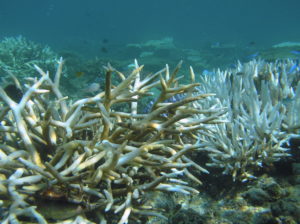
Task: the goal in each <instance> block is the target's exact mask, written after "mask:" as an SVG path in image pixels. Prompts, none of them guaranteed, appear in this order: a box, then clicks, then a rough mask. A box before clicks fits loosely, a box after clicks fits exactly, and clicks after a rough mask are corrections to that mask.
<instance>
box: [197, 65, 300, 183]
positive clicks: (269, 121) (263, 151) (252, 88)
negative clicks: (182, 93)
mask: <svg viewBox="0 0 300 224" xmlns="http://www.w3.org/2000/svg"><path fill="white" fill-rule="evenodd" d="M299 80H300V79H299V68H298V67H297V61H293V60H286V61H275V62H274V63H266V62H264V61H261V60H259V61H256V60H254V61H251V62H249V63H246V64H244V65H242V64H240V63H239V64H238V66H237V68H236V69H233V70H225V71H220V70H218V71H216V72H215V74H214V75H210V76H204V77H202V83H203V85H201V86H200V87H198V90H199V91H200V93H201V92H206V91H208V92H212V93H215V94H216V97H215V98H214V99H211V100H207V101H203V102H202V103H201V105H202V104H204V105H205V106H206V107H210V106H211V105H212V104H215V105H220V106H221V107H224V108H227V111H228V112H227V114H226V115H224V116H225V117H223V119H224V120H225V119H226V120H227V122H224V123H221V124H217V125H211V126H210V127H209V131H208V133H209V134H206V135H200V136H199V141H200V142H202V143H203V144H204V145H205V147H204V149H205V150H207V151H208V152H209V157H210V160H211V161H210V162H209V163H208V165H209V166H214V167H218V168H221V169H223V170H224V171H223V173H224V174H229V175H232V177H233V179H234V180H235V179H239V180H244V181H245V180H247V179H249V178H255V177H254V176H253V171H254V170H255V169H257V168H258V167H262V166H264V165H269V164H271V163H273V162H274V161H278V160H279V159H281V158H283V157H285V156H289V154H288V152H287V148H284V145H287V144H288V141H289V139H290V138H291V136H296V137H299V132H298V131H299V128H300V115H299V110H300V82H299ZM194 104H198V105H195V107H197V108H200V106H201V105H199V103H194ZM197 117H198V116H197Z"/></svg>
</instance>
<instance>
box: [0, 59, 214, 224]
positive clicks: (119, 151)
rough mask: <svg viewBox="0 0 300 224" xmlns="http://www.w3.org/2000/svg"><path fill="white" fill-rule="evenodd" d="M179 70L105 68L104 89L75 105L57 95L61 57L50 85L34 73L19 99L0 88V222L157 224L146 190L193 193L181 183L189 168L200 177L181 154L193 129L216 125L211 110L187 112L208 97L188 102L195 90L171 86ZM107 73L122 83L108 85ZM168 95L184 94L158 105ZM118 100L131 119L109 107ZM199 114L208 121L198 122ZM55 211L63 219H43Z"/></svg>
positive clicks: (191, 143) (192, 145)
mask: <svg viewBox="0 0 300 224" xmlns="http://www.w3.org/2000/svg"><path fill="white" fill-rule="evenodd" d="M180 65H181V64H179V65H178V66H177V67H176V69H175V70H174V72H173V73H171V74H170V72H169V68H168V66H166V68H164V69H162V70H160V71H158V72H156V73H154V74H150V75H147V76H146V77H145V78H144V79H140V72H141V71H142V68H143V66H139V65H138V64H137V62H135V69H134V70H133V71H132V72H131V74H130V75H129V76H128V77H125V75H124V74H123V73H121V72H119V71H117V70H115V69H114V68H113V67H111V66H110V65H109V64H108V65H107V66H106V67H105V71H106V82H105V91H104V92H100V93H97V94H96V95H95V96H93V97H88V98H84V99H80V100H77V101H75V102H72V101H71V100H69V99H68V97H65V96H63V95H62V93H61V92H60V89H59V86H60V85H59V84H60V77H61V73H62V68H63V61H62V59H61V60H60V61H59V62H58V68H57V71H56V74H55V77H54V79H51V78H50V77H49V73H45V72H44V71H43V70H42V69H41V68H39V67H38V66H35V68H36V70H37V71H38V73H39V74H40V75H41V77H40V78H31V79H28V80H29V81H30V80H31V82H32V83H31V85H25V86H23V87H22V88H23V92H24V95H23V97H22V99H21V100H20V102H15V101H13V100H12V99H11V98H10V97H9V96H8V95H7V93H6V92H5V91H4V90H3V89H2V88H0V96H1V98H2V100H3V101H4V103H5V106H4V105H3V106H2V107H1V111H0V120H1V126H0V141H1V144H0V158H1V160H0V203H1V206H2V214H1V216H0V218H1V223H24V222H25V221H26V220H29V221H33V220H34V221H36V222H38V223H48V222H50V221H51V222H53V221H54V222H58V221H59V222H60V223H81V222H84V223H94V222H97V223H107V222H108V223H117V222H118V223H127V222H128V220H129V219H131V218H132V219H133V220H135V221H137V222H138V221H139V220H143V218H142V217H145V216H146V217H147V216H158V217H161V218H163V219H166V217H165V216H164V215H163V214H161V213H160V212H159V211H157V210H156V209H155V208H152V207H151V206H150V204H149V203H148V202H147V200H146V197H145V195H146V194H147V192H149V191H151V192H153V191H167V192H179V193H183V194H193V193H198V191H197V190H196V189H194V188H192V187H190V186H188V182H187V181H186V180H184V179H183V177H186V178H189V179H191V180H193V181H195V182H196V183H198V184H200V183H201V181H200V180H199V179H198V178H197V177H196V176H195V174H193V173H194V172H193V173H192V172H191V169H193V170H194V171H197V172H208V171H207V170H205V169H204V168H202V167H201V166H199V165H198V164H196V163H195V162H193V161H192V160H191V159H190V157H189V152H191V151H195V150H199V148H200V147H201V144H199V143H198V142H197V141H196V140H197V138H196V135H197V134H198V133H197V130H198V129H203V128H204V127H205V125H209V124H210V123H214V121H215V120H219V119H218V117H219V111H218V110H215V111H213V110H210V109H209V108H205V109H195V108H193V107H192V102H196V101H199V100H200V101H202V100H203V99H205V98H207V97H209V96H211V94H207V93H203V94H200V95H195V96H194V95H192V94H193V92H194V90H195V89H194V88H195V87H196V86H198V84H197V83H191V84H187V85H179V83H178V81H179V80H180V79H181V78H182V76H181V77H176V75H177V73H178V71H179V68H180ZM113 75H116V76H117V77H118V78H119V79H121V82H119V84H118V85H116V86H113V85H112V83H111V80H112V76H113ZM191 75H192V80H194V77H193V73H191ZM13 80H14V82H15V84H16V85H18V86H21V85H20V84H19V83H18V80H17V79H16V78H14V79H13ZM154 86H156V87H160V88H161V93H160V95H159V97H158V98H157V100H156V101H155V102H154V103H153V106H152V109H151V110H150V111H149V112H148V113H146V114H141V113H138V110H137V108H138V104H139V103H140V101H141V99H143V97H144V96H147V95H149V94H151V92H150V89H151V88H152V87H154ZM176 94H185V97H184V98H182V99H180V100H179V101H176V102H166V100H167V99H169V98H171V97H173V96H174V95H176ZM124 102H125V103H127V104H129V105H130V108H131V109H130V112H124V111H114V110H113V109H112V108H115V107H114V106H115V105H118V104H119V103H124ZM208 110H209V111H210V116H209V119H203V116H205V114H206V113H207V111H208ZM195 114H203V116H201V119H198V118H196V117H195V116H194V115H195ZM41 202H42V203H41ZM44 204H47V205H48V206H49V207H47V212H43V205H44ZM60 204H64V209H67V208H69V207H71V208H69V209H68V210H67V211H66V212H63V213H64V214H63V216H60V217H56V216H55V215H50V213H51V212H50V210H51V209H50V205H54V208H56V209H57V210H56V213H58V211H59V210H60V209H62V208H60ZM54 213H55V212H54ZM132 213H133V214H134V215H133V216H131V215H130V214H132ZM83 217H85V218H83Z"/></svg>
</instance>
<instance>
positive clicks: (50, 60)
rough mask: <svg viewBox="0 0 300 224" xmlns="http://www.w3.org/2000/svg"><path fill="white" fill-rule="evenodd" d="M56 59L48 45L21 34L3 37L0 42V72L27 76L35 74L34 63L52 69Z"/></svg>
mask: <svg viewBox="0 0 300 224" xmlns="http://www.w3.org/2000/svg"><path fill="white" fill-rule="evenodd" d="M56 59H57V55H56V53H54V52H53V51H52V50H51V49H50V48H49V47H44V46H42V45H40V44H36V43H34V42H32V41H29V40H27V39H26V38H24V37H22V36H19V37H9V38H5V39H3V40H2V41H1V42H0V71H1V72H3V71H11V72H13V73H14V74H15V75H18V77H29V76H33V75H34V74H35V69H34V68H33V65H34V64H36V65H38V66H41V67H42V68H43V69H45V70H49V71H54V69H53V68H54V65H55V60H56ZM4 74H5V72H3V75H4Z"/></svg>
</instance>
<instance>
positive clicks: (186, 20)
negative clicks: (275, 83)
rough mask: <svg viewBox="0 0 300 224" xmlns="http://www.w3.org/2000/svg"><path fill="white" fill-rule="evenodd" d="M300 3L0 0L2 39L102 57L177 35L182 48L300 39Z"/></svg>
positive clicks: (275, 0) (264, 0)
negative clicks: (105, 50)
mask: <svg viewBox="0 0 300 224" xmlns="http://www.w3.org/2000/svg"><path fill="white" fill-rule="evenodd" d="M299 12H300V1H299V0H251V1H250V0H248V1H247V0H186V1H183V0H152V1H142V0H139V1H138V0H127V1H125V0H110V1H103V0H88V1H82V0H63V1H62V0H44V1H40V0H26V1H21V0H19V1H17V0H13V1H4V0H1V1H0V27H1V32H0V38H3V37H6V36H16V35H22V36H25V37H26V38H28V39H30V40H33V41H37V42H42V43H46V44H48V45H50V46H51V47H53V48H55V47H63V48H73V49H75V48H78V49H80V50H81V51H86V52H88V51H90V52H91V53H93V54H95V55H97V51H98V50H99V49H101V46H100V45H101V44H102V41H103V40H108V41H109V44H110V46H116V45H119V44H127V43H132V42H134V43H135V42H141V41H146V40H150V39H161V38H163V37H166V36H168V37H173V38H174V41H175V42H176V43H177V45H178V46H181V47H185V48H186V47H188V48H200V47H201V46H203V45H206V44H214V43H234V44H243V45H244V46H245V47H247V44H248V43H255V44H256V45H259V46H269V45H272V44H276V43H278V42H283V41H300V29H299V21H300V13H299Z"/></svg>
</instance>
